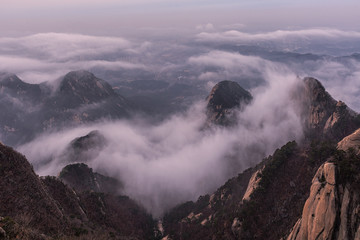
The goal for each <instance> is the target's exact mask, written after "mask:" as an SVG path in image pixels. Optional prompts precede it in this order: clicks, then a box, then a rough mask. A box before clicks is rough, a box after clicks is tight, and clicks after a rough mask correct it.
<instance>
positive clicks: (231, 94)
mask: <svg viewBox="0 0 360 240" xmlns="http://www.w3.org/2000/svg"><path fill="white" fill-rule="evenodd" d="M251 100H252V96H251V94H250V93H249V92H248V91H246V90H245V89H243V88H242V87H240V85H239V84H237V83H236V82H232V81H222V82H219V83H217V84H216V85H215V86H214V87H213V89H212V90H211V92H210V95H209V96H208V97H207V116H208V121H209V122H210V123H215V124H221V125H229V124H231V123H233V121H234V119H233V117H234V116H231V115H232V110H234V109H235V108H239V109H241V108H242V107H244V106H245V105H246V104H249V103H250V102H251Z"/></svg>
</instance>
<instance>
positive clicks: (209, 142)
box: [17, 63, 302, 217]
mask: <svg viewBox="0 0 360 240" xmlns="http://www.w3.org/2000/svg"><path fill="white" fill-rule="evenodd" d="M268 64H269V66H266V68H264V72H263V74H264V76H263V77H264V78H265V79H266V84H264V85H262V86H260V87H258V88H254V89H252V94H253V95H254V101H253V102H252V103H251V104H250V105H249V106H247V107H246V108H245V109H244V110H243V111H241V112H238V113H237V115H238V124H236V125H235V126H233V127H230V128H224V127H216V126H213V127H212V128H204V126H205V125H206V114H205V109H206V108H205V102H204V101H200V102H197V103H195V104H193V106H192V107H190V108H189V109H188V110H187V111H186V112H185V113H178V114H174V115H172V116H171V117H169V118H168V119H166V120H164V121H162V122H160V123H157V124H155V125H154V124H153V123H149V122H147V121H146V119H143V118H137V119H136V118H135V119H133V120H131V121H130V120H122V121H104V122H101V123H97V124H89V125H83V126H80V127H76V128H72V129H65V130H63V131H59V132H53V133H45V134H42V135H41V136H39V137H37V138H36V139H34V140H33V141H31V142H29V143H26V144H24V145H22V146H19V147H18V148H17V150H18V151H20V152H22V153H23V154H25V155H26V156H27V158H28V159H29V161H30V162H31V163H32V164H33V165H34V167H35V170H36V172H37V173H38V174H40V175H57V174H58V173H59V172H60V170H61V168H62V167H64V166H65V165H66V164H68V162H64V161H63V158H62V155H63V153H64V151H65V149H66V147H67V146H68V144H69V143H70V142H71V141H72V140H73V139H74V138H76V137H79V136H83V135H86V134H88V133H89V132H90V131H92V130H99V131H100V133H101V134H103V135H104V136H105V138H106V140H107V145H106V147H105V148H104V149H103V150H102V151H101V152H100V154H99V155H98V156H96V157H95V158H94V159H92V160H90V162H87V164H89V166H90V167H92V168H93V169H94V170H95V171H98V172H100V173H103V174H106V175H109V176H112V177H115V178H117V179H119V180H120V181H122V182H123V183H124V186H125V188H124V190H123V194H126V195H128V196H130V197H131V198H133V199H135V200H136V201H137V202H139V203H140V204H141V205H143V206H144V207H145V208H146V209H147V210H148V211H149V212H150V213H151V214H153V215H154V216H155V217H159V216H161V215H162V214H163V213H164V212H165V211H167V210H169V209H170V208H171V207H174V206H175V205H177V204H179V203H181V202H184V201H188V200H196V199H197V198H198V197H199V196H200V195H203V194H208V193H211V192H212V191H214V190H215V189H216V188H217V187H219V186H221V185H222V184H223V183H224V182H225V181H226V180H227V179H229V178H230V177H232V176H235V175H236V174H238V173H240V172H241V171H243V170H245V169H246V168H248V167H251V166H254V165H255V164H257V163H258V162H260V161H261V160H262V158H263V157H265V156H267V155H269V154H271V153H272V152H273V151H274V150H275V149H276V148H278V147H281V146H282V145H283V144H285V143H286V142H288V141H290V140H297V141H301V138H302V126H301V119H300V116H299V115H298V114H297V110H296V104H295V103H294V102H293V101H292V97H291V92H292V91H293V89H294V88H295V87H296V86H297V84H299V82H301V80H300V79H299V78H297V77H296V75H295V74H293V73H291V71H288V70H287V71H285V69H283V66H282V67H280V68H277V67H275V66H272V65H271V64H270V63H268ZM265 65H266V64H265Z"/></svg>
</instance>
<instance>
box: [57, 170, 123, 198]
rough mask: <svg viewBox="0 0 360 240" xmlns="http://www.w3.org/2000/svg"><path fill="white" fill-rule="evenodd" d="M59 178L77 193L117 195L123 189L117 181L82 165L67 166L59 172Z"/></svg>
mask: <svg viewBox="0 0 360 240" xmlns="http://www.w3.org/2000/svg"><path fill="white" fill-rule="evenodd" d="M59 178H60V179H61V180H62V181H63V182H64V183H66V184H67V185H69V186H71V187H72V188H74V189H75V190H76V191H78V192H83V191H94V192H103V193H112V194H114V195H118V194H119V193H120V192H121V190H122V188H123V186H122V184H121V183H120V182H119V181H118V180H117V179H115V178H110V177H107V176H104V175H102V174H99V173H96V172H93V170H92V169H91V168H89V167H88V166H87V165H86V164H84V163H76V164H70V165H67V166H66V167H64V168H63V169H62V170H61V172H60V174H59Z"/></svg>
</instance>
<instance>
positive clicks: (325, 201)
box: [287, 130, 360, 240]
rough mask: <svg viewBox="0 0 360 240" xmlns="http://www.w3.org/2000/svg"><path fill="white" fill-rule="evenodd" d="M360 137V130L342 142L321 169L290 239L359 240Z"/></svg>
mask: <svg viewBox="0 0 360 240" xmlns="http://www.w3.org/2000/svg"><path fill="white" fill-rule="evenodd" d="M358 137H359V130H357V131H356V132H355V133H353V134H352V135H350V136H348V137H346V138H345V139H343V140H342V141H341V142H339V144H338V149H339V150H340V151H338V152H337V153H336V154H334V155H333V156H331V158H329V160H328V161H327V162H325V163H324V164H323V165H322V166H321V167H320V168H319V169H318V171H317V173H316V174H315V177H314V178H313V180H312V185H311V188H310V196H309V198H308V199H307V200H306V203H305V205H304V208H303V212H302V216H301V218H300V219H299V220H298V221H297V223H296V224H295V226H294V227H293V229H292V230H291V233H290V234H289V236H288V238H287V239H288V240H300V239H301V240H305V239H339V240H340V239H346V240H350V239H360V215H359V213H360V191H359V190H360V157H359V152H358V150H356V151H355V150H354V147H356V149H359V147H360V145H359V142H357V138H358ZM345 150H346V151H347V152H345Z"/></svg>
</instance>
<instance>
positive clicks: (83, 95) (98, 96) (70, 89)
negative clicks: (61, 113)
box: [59, 71, 117, 107]
mask: <svg viewBox="0 0 360 240" xmlns="http://www.w3.org/2000/svg"><path fill="white" fill-rule="evenodd" d="M59 94H61V95H63V96H66V97H67V99H66V103H68V104H71V105H72V106H74V107H75V106H79V105H81V104H91V103H95V102H100V101H102V100H104V99H106V98H109V97H115V96H117V95H116V94H115V92H114V91H113V89H112V87H111V86H110V84H108V83H107V82H105V81H104V80H101V79H99V78H97V77H95V75H94V74H92V73H90V72H87V71H73V72H69V73H68V74H66V75H65V77H64V79H63V80H62V82H61V84H60V87H59ZM66 107H69V106H66Z"/></svg>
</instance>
